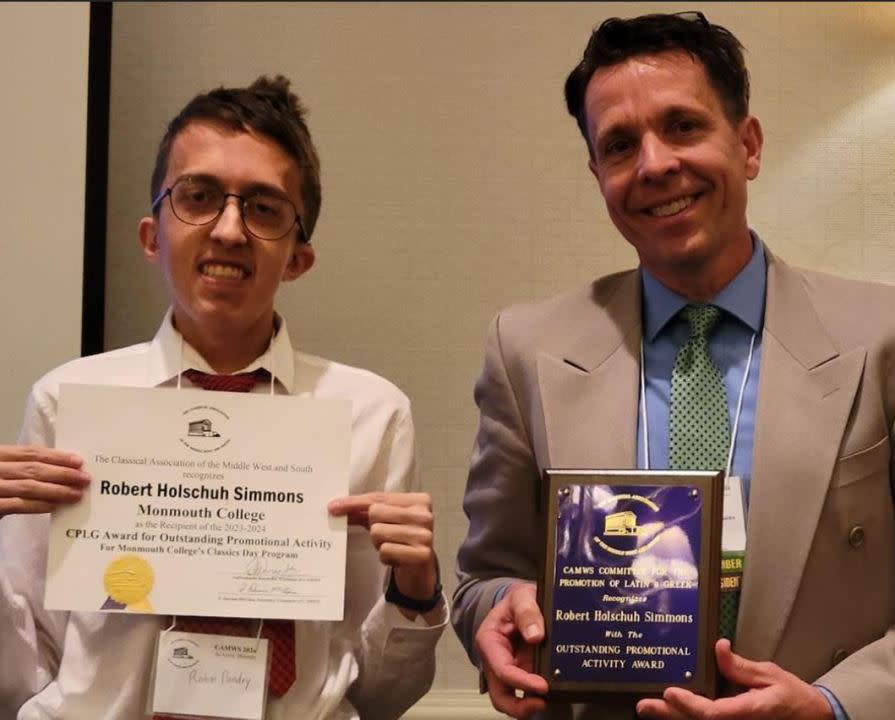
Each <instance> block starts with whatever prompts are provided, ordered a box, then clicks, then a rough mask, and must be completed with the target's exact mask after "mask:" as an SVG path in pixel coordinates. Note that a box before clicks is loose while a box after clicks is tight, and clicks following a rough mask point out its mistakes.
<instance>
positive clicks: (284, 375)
mask: <svg viewBox="0 0 895 720" xmlns="http://www.w3.org/2000/svg"><path fill="white" fill-rule="evenodd" d="M173 318H174V315H173V310H172V308H168V311H167V312H166V313H165V317H164V318H163V319H162V324H161V326H160V327H159V329H158V332H156V334H155V337H154V338H153V340H152V343H151V345H150V348H149V360H148V365H147V373H148V377H147V385H149V386H155V385H162V384H164V383H166V382H168V381H169V380H172V379H174V378H176V377H177V376H178V375H179V374H180V373H181V372H183V371H184V370H187V369H188V368H195V369H196V370H200V371H202V372H207V373H212V374H213V373H214V370H213V369H212V368H211V366H210V365H209V364H208V363H207V362H206V361H205V358H203V357H202V356H201V355H200V354H199V352H198V351H197V350H196V349H195V348H194V347H193V346H192V345H190V344H189V343H188V342H186V341H184V339H183V336H182V335H181V334H180V332H179V331H178V330H177V328H175V327H174V321H173ZM274 324H275V326H276V331H275V333H274V336H273V339H272V340H271V341H270V346H269V348H268V350H267V351H266V352H265V353H264V354H263V355H261V356H260V357H258V358H256V359H255V360H254V361H253V362H251V363H249V364H248V365H247V366H246V367H244V368H242V369H240V370H238V371H237V372H252V371H253V370H257V369H259V368H263V369H265V370H267V371H268V372H269V373H270V374H271V375H272V376H273V377H274V378H276V380H277V381H278V382H279V383H280V384H281V385H282V386H283V387H284V388H285V389H286V391H287V392H288V393H289V394H290V395H291V394H292V392H293V388H294V386H295V355H294V353H293V350H292V341H291V340H290V338H289V329H288V328H287V327H286V320H285V319H284V318H282V317H281V316H279V315H275V316H274ZM181 353H182V355H181Z"/></svg>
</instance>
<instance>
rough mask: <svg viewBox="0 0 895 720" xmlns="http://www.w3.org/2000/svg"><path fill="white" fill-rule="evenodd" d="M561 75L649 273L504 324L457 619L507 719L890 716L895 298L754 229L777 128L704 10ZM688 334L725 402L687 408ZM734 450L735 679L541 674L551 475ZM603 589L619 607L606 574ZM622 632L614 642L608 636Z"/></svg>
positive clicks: (718, 465)
mask: <svg viewBox="0 0 895 720" xmlns="http://www.w3.org/2000/svg"><path fill="white" fill-rule="evenodd" d="M565 90H566V100H567V105H568V109H569V112H570V113H571V114H572V115H573V116H574V117H575V118H576V120H577V122H578V124H579V128H580V130H581V132H582V134H583V136H584V139H585V141H586V144H587V147H588V151H589V167H590V169H591V171H592V173H593V175H594V177H595V178H596V181H597V184H598V186H599V189H600V192H601V193H602V195H603V199H604V201H605V203H606V207H607V210H608V212H609V215H610V217H611V219H612V221H613V223H614V224H615V226H616V227H617V228H618V230H619V231H620V232H621V234H622V235H623V236H624V237H625V239H626V240H627V241H628V242H629V243H631V245H632V246H633V247H634V248H635V249H636V251H637V254H638V256H639V260H640V267H639V268H638V269H636V270H631V271H628V272H624V273H618V274H614V275H610V276H607V277H603V278H599V279H597V280H596V281H594V283H592V284H591V285H589V286H587V287H585V288H582V289H581V290H580V291H577V292H573V293H569V294H567V295H564V296H562V297H559V298H555V299H552V300H548V301H547V302H544V303H540V304H536V305H525V306H516V307H513V308H509V309H508V310H505V311H503V312H501V313H500V314H499V315H498V317H497V318H496V319H495V321H494V323H493V324H492V326H491V329H490V333H489V338H488V342H487V346H486V353H485V363H484V370H483V373H482V375H481V377H480V379H479V381H478V384H477V385H476V401H477V403H478V405H479V409H480V412H481V416H480V424H479V431H478V435H477V437H476V441H475V446H474V450H473V455H472V460H471V464H470V470H469V480H468V485H467V491H466V495H465V500H464V507H465V510H466V512H467V515H468V516H469V521H470V529H469V533H468V535H467V538H466V540H465V541H464V542H463V544H462V546H461V548H460V551H459V556H458V563H459V575H460V583H459V585H458V588H457V591H456V593H455V595H454V606H453V607H454V609H453V621H454V626H455V628H456V630H457V633H458V635H459V636H460V639H461V641H462V642H463V644H464V645H465V647H466V649H467V651H468V652H469V654H470V658H471V659H472V660H473V662H475V663H476V664H477V665H478V666H479V667H480V668H481V670H482V672H483V679H484V681H485V682H486V683H487V689H488V691H489V693H490V695H491V700H492V702H493V704H494V706H495V707H496V708H497V709H499V710H501V711H503V712H505V713H507V714H509V715H512V716H513V717H535V716H537V717H549V718H572V717H574V718H600V719H601V720H606V719H609V718H630V717H632V716H633V715H634V714H635V712H636V714H637V715H638V716H640V717H644V718H657V719H660V720H684V719H688V718H694V719H704V718H713V720H735V719H736V720H740V719H743V718H756V719H761V720H777V719H779V718H798V719H804V720H817V719H820V718H834V717H835V718H837V720H841V719H842V718H851V720H871V719H877V718H878V719H880V720H882V719H883V718H888V717H890V716H891V715H892V708H893V707H895V659H893V658H895V627H893V625H895V519H893V507H892V495H891V493H892V480H893V473H892V456H891V448H892V438H891V434H892V427H893V419H895V386H893V382H895V378H893V375H892V357H893V355H895V324H893V323H892V322H891V311H890V308H891V307H892V306H893V305H895V292H893V290H892V289H891V288H887V287H883V286H879V285H872V284H869V283H859V282H855V281H850V280H844V279H839V278H835V277H831V276H828V275H824V274H821V273H816V272H810V271H804V270H799V269H795V268H792V267H789V266H788V265H786V264H785V263H784V262H783V261H782V260H780V259H779V258H777V257H775V256H774V255H773V254H772V253H771V252H770V251H769V250H768V249H767V248H766V247H765V246H764V245H763V243H762V241H761V240H760V239H759V238H758V235H757V234H756V233H754V232H753V231H751V230H750V228H749V226H748V223H747V219H746V187H747V184H748V182H749V181H750V180H753V179H755V178H756V177H757V175H758V172H759V168H760V164H761V149H762V141H763V137H762V129H761V125H760V124H759V121H758V119H757V118H755V117H754V116H752V115H750V114H749V80H748V73H747V71H746V67H745V63H744V60H743V54H742V47H741V45H740V43H739V41H738V40H737V39H736V38H735V37H734V36H733V35H732V34H731V33H730V32H729V31H727V30H726V29H724V28H722V27H719V26H717V25H712V24H710V23H709V22H708V21H707V20H706V19H705V18H704V17H703V16H702V15H701V14H699V13H686V14H679V15H649V16H642V17H637V18H633V19H628V20H623V19H619V18H612V19H609V20H607V21H606V22H604V23H603V24H602V25H601V26H600V27H599V28H598V29H596V30H595V31H594V32H593V34H592V36H591V38H590V40H589V42H588V45H587V48H586V50H585V52H584V55H583V58H582V60H581V62H580V64H579V65H578V66H576V67H575V68H574V69H573V70H572V72H571V74H570V75H569V77H568V79H567V81H566V86H565ZM694 318H702V319H701V320H700V319H697V320H694ZM709 318H710V319H709ZM710 325H711V326H712V327H711V330H709V329H708V328H709V326H710ZM694 339H695V342H694V344H693V347H694V348H695V347H697V346H700V347H702V348H704V349H702V350H700V352H701V354H702V357H705V358H707V360H706V362H705V363H704V364H702V366H703V367H706V368H709V367H710V366H709V364H708V363H709V360H708V359H710V362H711V365H712V366H714V372H707V373H705V374H704V375H701V376H700V379H701V382H702V383H704V387H708V386H709V385H710V384H711V383H712V382H716V383H717V388H718V389H719V392H718V393H717V395H713V397H716V398H717V397H720V398H721V412H720V414H718V415H714V414H712V415H710V414H709V411H708V407H709V403H708V398H709V395H708V394H703V395H701V396H700V397H702V398H703V401H702V403H701V404H695V403H694V407H692V408H690V409H691V410H695V412H691V413H689V417H684V415H683V414H681V413H675V412H674V408H675V406H676V398H680V397H686V396H687V393H688V391H687V387H688V386H687V382H686V380H685V378H686V369H687V367H688V366H689V367H692V366H693V365H694V364H695V361H694V360H693V359H692V358H693V357H694V354H692V353H695V352H696V351H695V350H693V351H692V353H691V354H689V355H686V356H685V350H686V348H687V347H689V346H690V345H691V340H694ZM706 343H707V345H706ZM706 347H707V349H705V348H706ZM688 352H691V351H688ZM680 358H683V359H682V360H681V361H680V363H679V362H678V359H680ZM688 358H689V359H688ZM750 370H751V371H750ZM691 377H692V376H691ZM682 378H683V379H682ZM712 378H713V380H712ZM725 390H726V392H725ZM725 394H726V398H724V397H723V396H724V395H725ZM725 406H726V407H725ZM677 407H681V406H680V405H677ZM712 407H714V406H712ZM710 417H711V418H714V419H716V420H717V422H716V421H715V420H714V419H713V420H712V421H711V422H710V423H708V425H710V426H707V425H706V419H707V418H710ZM693 419H695V422H689V423H688V422H687V421H688V420H693ZM728 420H729V423H728V422H727V421H728ZM700 423H702V429H701V430H700V429H699V428H700ZM722 425H723V426H724V427H723V428H721V426H722ZM684 426H687V427H690V429H691V430H692V429H693V428H695V431H693V432H692V434H691V435H689V436H687V435H686V433H683V434H682V430H681V428H682V427H684ZM684 429H686V427H684ZM720 429H723V430H724V433H721V434H722V435H724V436H725V439H726V444H724V445H723V446H722V447H721V448H720V450H721V452H720V453H717V454H715V455H713V456H712V457H713V458H715V459H713V460H711V462H710V463H708V464H709V465H711V467H709V466H701V467H695V466H692V465H690V466H689V467H686V465H687V463H688V462H692V461H689V460H688V459H687V455H686V451H687V450H692V449H693V448H694V447H696V446H699V445H700V443H702V444H703V445H705V446H707V445H720V443H717V442H714V439H713V438H714V437H715V435H716V431H717V430H720ZM687 432H690V430H688V431H687ZM728 433H729V436H728ZM679 437H684V438H686V437H689V438H690V440H689V442H690V444H689V445H687V441H684V443H683V444H681V445H678V444H676V443H677V442H678V441H677V440H676V438H679ZM707 438H712V439H711V440H710V439H707ZM728 450H729V452H728ZM713 452H714V450H713ZM676 458H677V459H676ZM725 458H730V459H729V460H727V462H728V463H731V462H732V467H729V468H728V469H731V470H732V475H731V477H733V476H737V477H739V478H741V479H742V487H743V492H742V497H743V500H744V505H745V507H746V511H747V513H748V525H746V523H745V515H744V514H743V513H739V514H738V516H739V520H740V522H741V523H742V536H741V537H743V538H744V539H745V544H744V550H745V574H744V575H743V578H742V593H741V596H740V604H739V615H738V624H735V632H733V633H732V634H731V636H730V637H731V638H732V646H731V644H730V641H729V640H727V639H724V640H719V641H718V642H717V644H716V645H715V648H714V649H715V655H716V657H715V659H716V660H717V664H718V668H719V670H720V672H721V674H722V676H723V678H724V680H725V683H726V684H727V686H728V687H727V688H726V690H731V692H730V693H729V694H731V695H732V696H731V697H724V698H722V699H718V700H709V699H706V698H704V697H701V696H698V695H695V694H694V693H691V692H689V691H687V690H685V689H682V688H670V689H668V690H666V691H665V692H664V694H663V696H662V698H655V699H642V700H640V702H638V703H636V709H635V704H634V702H632V701H630V700H621V701H620V702H618V703H616V705H617V707H615V708H612V709H611V710H606V708H607V707H609V706H610V705H611V704H612V703H611V702H610V700H609V699H608V696H606V697H604V698H602V699H601V702H600V705H599V706H597V705H576V706H572V705H561V704H558V703H550V704H547V703H545V701H544V700H543V698H541V697H538V696H539V695H543V694H544V693H545V692H546V691H547V689H548V685H547V682H546V680H545V679H544V678H543V677H541V676H539V675H537V674H535V673H534V672H533V663H532V653H533V649H534V647H535V646H536V645H538V643H539V642H541V640H542V639H543V638H544V633H545V626H544V623H545V619H544V618H543V616H542V613H541V609H540V608H539V606H538V604H537V601H536V593H535V582H534V581H535V579H536V578H537V575H538V563H539V558H540V556H541V554H542V553H543V548H539V547H538V541H537V540H536V538H537V537H538V525H539V523H540V522H541V520H540V519H539V515H538V511H537V503H538V498H539V496H540V492H541V490H540V483H541V482H542V480H541V477H542V473H543V471H544V470H545V469H547V468H601V469H606V470H616V469H625V468H628V469H634V468H640V469H649V468H651V469H654V470H655V469H659V470H664V469H667V468H674V469H681V470H721V469H724V463H725ZM588 517H589V516H588ZM746 528H748V530H746ZM674 529H675V528H672V530H674ZM654 532H655V530H654ZM607 534H608V531H607ZM656 537H658V536H656ZM668 537H669V541H671V540H673V539H674V537H675V536H674V535H669V536H668ZM565 541H566V542H568V539H566V540H565ZM678 541H680V538H679V537H678ZM644 542H646V541H644ZM557 543H559V540H557ZM582 544H585V543H584V541H582ZM576 547H577V545H576ZM587 548H588V549H589V548H590V546H587ZM582 552H583V553H585V554H586V552H585V551H582ZM673 557H676V556H673ZM628 569H629V570H630V569H631V568H628ZM635 592H636V591H635ZM647 595H648V592H647V591H644V593H643V595H642V597H639V598H638V597H634V598H633V599H635V600H642V599H645V598H646V597H647ZM604 600H605V598H604ZM609 600H610V601H611V600H612V598H610V599H609ZM592 603H593V605H594V607H590V606H589V609H596V608H599V607H604V606H605V603H603V600H601V591H599V590H594V591H593V598H592ZM601 603H603V604H601ZM631 607H634V606H631ZM579 609H580V608H579ZM629 609H630V608H629ZM580 614H581V615H582V616H583V615H585V614H588V613H585V612H582V613H580ZM629 617H635V616H634V615H633V613H630V614H629ZM681 617H683V618H684V620H685V621H686V619H687V617H688V616H687V615H682V616H681ZM555 619H556V618H550V619H549V620H551V621H552V620H555ZM560 619H561V618H560ZM634 632H636V630H635V631H634ZM620 635H621V633H618V634H614V635H613V634H610V633H609V632H608V631H607V635H606V636H605V637H607V638H618V637H620ZM581 642H582V643H584V642H587V641H586V640H583V639H582V640H581ZM599 642H601V643H607V645H605V646H604V645H599V646H596V645H593V646H588V647H596V648H597V649H596V650H590V651H587V650H585V651H581V652H583V653H584V655H581V656H580V658H581V659H583V660H585V661H586V660H588V659H589V656H588V655H587V653H588V652H590V654H591V655H594V654H595V655H598V656H602V657H603V658H606V657H611V658H613V660H612V662H621V663H623V662H625V661H626V660H628V661H630V660H632V659H636V658H637V655H636V652H637V651H639V649H640V648H639V647H635V648H634V650H633V652H634V653H635V654H631V653H630V652H628V651H627V650H626V648H627V646H628V644H629V643H627V642H624V639H623V640H618V641H616V640H612V639H603V638H602V637H601V640H600V641H599ZM616 642H617V645H618V648H619V650H618V653H619V654H617V655H612V654H611V653H612V652H615V651H614V650H600V649H599V648H604V647H609V646H610V645H613V646H614V643H616ZM635 644H636V643H635ZM569 647H572V648H574V646H566V650H565V652H568V653H572V654H573V655H574V653H575V652H577V651H575V650H574V649H572V650H570V649H569ZM582 647H584V646H583V645H582ZM647 649H652V650H664V647H655V645H653V646H649V647H647ZM607 653H610V654H608V655H607ZM604 662H608V661H606V660H605V659H604ZM632 664H633V663H632ZM591 667H593V666H591ZM629 667H630V666H629ZM560 672H561V671H560ZM627 677H628V678H630V679H631V680H634V679H635V678H639V680H640V681H641V682H649V681H650V680H651V679H652V678H651V676H650V671H643V670H642V671H640V673H639V674H638V673H637V672H635V673H633V674H628V676H627ZM603 678H604V679H605V676H603ZM681 682H683V678H682V680H681ZM731 686H732V687H733V688H736V690H732V689H731ZM519 691H521V692H519ZM522 693H524V694H525V696H524V697H522V696H521V695H522ZM601 708H602V709H601Z"/></svg>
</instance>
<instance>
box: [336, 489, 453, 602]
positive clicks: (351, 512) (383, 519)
mask: <svg viewBox="0 0 895 720" xmlns="http://www.w3.org/2000/svg"><path fill="white" fill-rule="evenodd" d="M329 512H330V514H332V515H335V516H336V517H339V516H342V515H347V516H348V522H349V523H350V524H351V525H362V526H363V527H365V528H367V529H368V530H369V531H370V538H371V539H372V541H373V545H375V546H376V549H377V550H378V551H379V560H380V561H381V562H383V563H384V564H385V565H391V567H392V572H393V573H394V578H395V584H396V585H397V586H398V590H400V592H401V594H402V595H406V596H407V597H409V598H413V599H414V600H428V599H429V598H431V597H432V595H433V593H434V592H435V581H436V576H437V572H436V569H435V551H434V550H433V548H432V537H433V535H432V527H433V517H432V498H431V497H430V496H429V494H428V493H398V492H372V493H366V494H364V495H349V496H348V497H343V498H337V499H336V500H333V501H331V502H330V503H329Z"/></svg>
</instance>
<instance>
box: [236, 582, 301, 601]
mask: <svg viewBox="0 0 895 720" xmlns="http://www.w3.org/2000/svg"><path fill="white" fill-rule="evenodd" d="M236 592H237V593H239V594H240V595H272V596H275V597H284V596H288V595H297V594H298V593H297V592H296V591H295V590H294V589H293V588H291V587H289V586H288V585H277V584H276V583H271V582H264V581H257V580H250V581H248V582H244V583H240V584H239V586H238V587H237V588H236Z"/></svg>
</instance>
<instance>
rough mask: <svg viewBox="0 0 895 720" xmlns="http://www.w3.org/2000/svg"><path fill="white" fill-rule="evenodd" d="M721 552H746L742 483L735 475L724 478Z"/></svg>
mask: <svg viewBox="0 0 895 720" xmlns="http://www.w3.org/2000/svg"><path fill="white" fill-rule="evenodd" d="M721 550H722V551H724V552H736V553H741V552H745V550H746V513H745V511H744V508H743V482H742V480H741V479H740V478H739V477H737V476H736V475H729V476H727V477H725V478H724V522H723V524H722V530H721Z"/></svg>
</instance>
